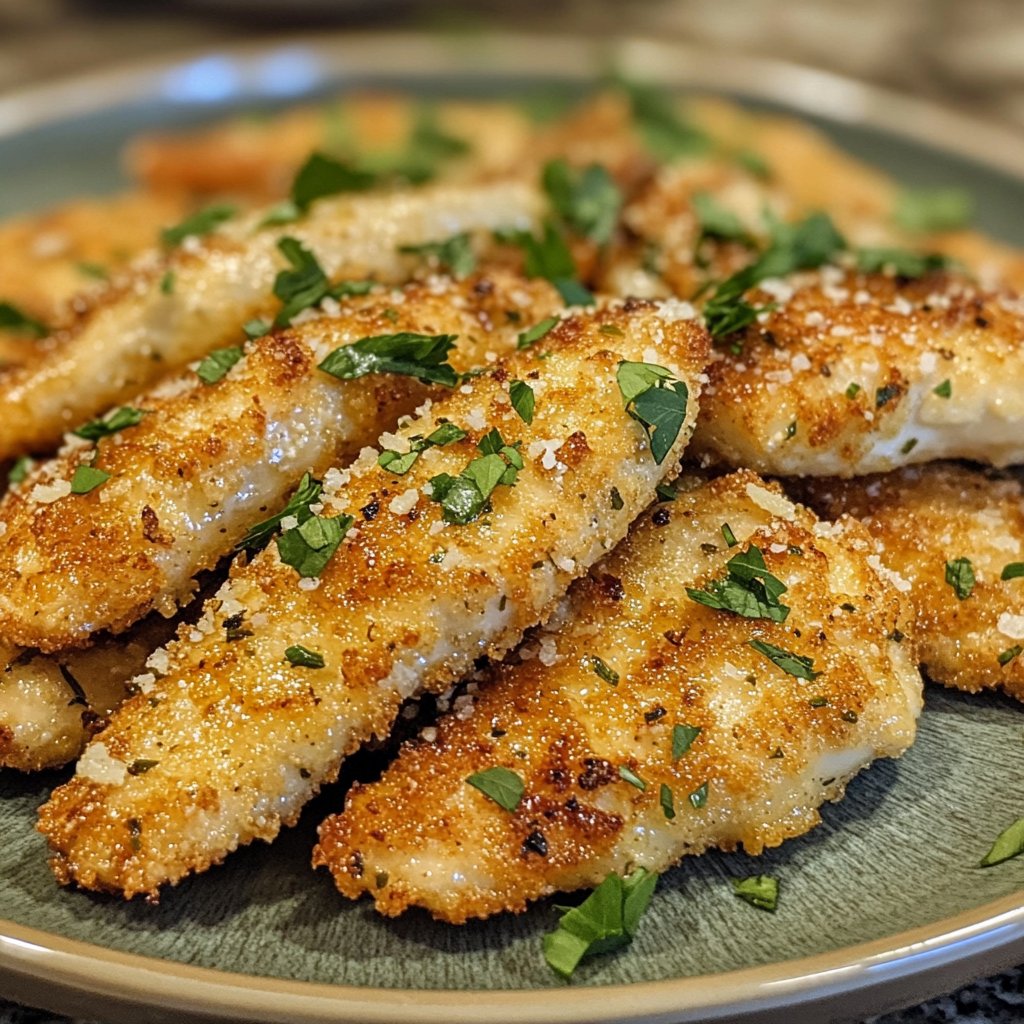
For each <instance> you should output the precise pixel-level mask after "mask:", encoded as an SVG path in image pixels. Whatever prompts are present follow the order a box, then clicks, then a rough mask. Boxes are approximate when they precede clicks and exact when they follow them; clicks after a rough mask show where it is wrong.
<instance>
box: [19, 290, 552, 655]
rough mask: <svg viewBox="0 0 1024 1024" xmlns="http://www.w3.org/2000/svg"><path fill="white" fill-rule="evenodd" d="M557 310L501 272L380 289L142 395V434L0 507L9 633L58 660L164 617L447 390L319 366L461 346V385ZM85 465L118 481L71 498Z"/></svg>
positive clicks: (80, 449)
mask: <svg viewBox="0 0 1024 1024" xmlns="http://www.w3.org/2000/svg"><path fill="white" fill-rule="evenodd" d="M560 306H561V300H560V298H559V296H558V293H557V292H556V291H555V289H554V288H553V287H551V285H549V284H548V283H547V282H545V281H541V280H538V281H525V280H524V279H523V278H521V277H519V276H518V275H515V274H512V273H509V272H506V271H501V270H498V271H495V272H493V273H478V274H475V275H474V276H472V277H471V278H469V279H466V280H462V281H453V280H451V279H447V278H432V279H431V280H429V281H427V282H425V283H419V284H411V285H409V286H408V287H406V288H405V289H404V290H403V291H401V292H397V293H391V292H387V291H383V290H382V289H378V290H377V293H376V294H374V295H370V296H367V297H365V298H359V299H350V300H347V301H346V302H345V303H344V304H343V305H341V306H340V307H339V308H338V309H337V312H336V315H334V316H332V317H326V316H325V317H321V318H320V319H316V320H308V321H305V322H303V323H302V324H301V325H300V326H296V327H292V328H286V329H284V330H282V331H279V332H277V333H275V334H269V335H265V336H264V337H262V338H259V339H257V340H255V341H252V342H250V343H249V346H248V351H247V353H246V354H245V355H242V352H241V350H236V352H235V354H234V357H237V359H238V361H237V362H236V363H235V364H234V365H233V366H232V367H231V369H230V370H229V371H228V372H227V374H226V375H225V376H224V377H222V379H220V380H214V381H213V382H212V383H210V382H208V379H207V380H204V379H202V378H201V377H200V376H199V375H198V374H197V372H195V371H194V370H186V371H184V372H183V373H182V374H181V375H180V376H173V377H171V378H170V379H168V380H165V381H164V382H162V383H161V384H159V385H158V386H157V387H156V389H155V390H153V391H150V392H149V393H144V394H141V395H138V396H136V397H135V398H133V399H132V402H133V406H132V408H137V409H138V410H142V413H141V415H140V416H138V417H134V418H137V419H138V422H137V423H136V424H134V425H130V426H128V427H126V428H125V429H123V430H121V431H119V432H117V433H116V434H114V435H113V436H111V437H105V438H102V439H101V440H99V441H97V442H95V443H91V442H88V441H82V440H81V439H79V438H77V437H76V438H73V439H72V441H73V442H74V443H72V444H70V445H68V446H67V449H66V450H65V451H64V452H63V453H62V454H61V455H60V456H58V457H57V458H56V459H54V460H52V461H50V462H48V463H43V464H41V465H39V466H38V467H36V469H35V470H34V471H33V472H32V473H30V474H29V475H28V476H27V477H26V479H25V480H24V481H23V482H22V483H21V484H19V485H17V486H16V487H14V488H12V490H11V491H10V492H9V493H8V494H7V495H6V496H5V497H3V498H2V499H0V636H4V637H6V638H7V639H8V640H10V641H12V642H14V643H18V644H23V645H26V646H31V647H38V648H40V649H41V650H44V651H54V650H59V649H62V648H65V647H68V646H73V645H75V644H80V643H83V642H85V641H87V640H88V639H89V637H90V636H91V635H92V634H93V633H95V632H97V631H100V630H104V629H108V630H113V631H119V630H122V629H125V628H126V627H127V626H129V625H130V624H131V623H133V622H135V621H137V620H138V619H140V618H141V617H142V616H143V615H145V614H147V613H148V612H149V611H151V610H154V609H155V610H157V611H160V612H162V613H163V614H164V615H171V614H173V613H174V611H175V609H176V608H177V606H178V605H179V604H181V603H182V602H183V601H185V600H187V599H188V598H189V597H190V596H191V594H192V592H193V590H194V587H195V582H194V581H195V578H196V576H197V575H198V573H200V572H201V571H203V570H206V569H212V568H213V567H214V566H215V565H216V564H217V563H218V561H219V560H220V559H221V558H223V557H224V556H225V555H228V554H230V553H231V551H232V549H233V548H234V547H235V545H236V544H238V543H239V542H240V541H241V540H242V538H243V537H244V536H245V533H246V530H247V529H248V528H249V527H250V526H252V525H253V524H254V523H255V522H257V521H259V520H260V519H264V518H266V516H267V515H268V514H272V513H274V512H276V511H277V510H278V509H280V508H281V507H282V506H283V505H284V503H285V501H286V499H287V496H288V494H290V493H291V491H292V490H293V489H294V488H295V485H296V483H297V482H298V480H299V478H300V477H301V476H302V474H303V473H304V472H310V473H312V474H313V475H314V476H317V477H320V476H322V475H323V473H324V472H325V471H326V470H327V469H328V468H330V467H331V466H333V465H343V464H345V463H347V462H349V461H350V460H351V459H353V458H355V456H356V455H358V454H359V451H360V449H362V448H363V447H365V446H366V445H368V444H373V443H374V442H375V441H376V439H377V437H378V436H379V435H380V434H381V432H382V431H384V430H387V429H388V428H390V427H391V426H393V425H394V423H395V421H396V420H397V419H398V417H399V416H402V415H405V414H407V413H411V412H412V411H413V410H414V409H415V408H416V406H417V405H418V404H420V402H422V401H423V400H424V398H425V397H427V395H428V394H435V395H437V394H439V393H440V392H441V391H443V390H444V388H443V387H442V386H440V385H438V386H437V387H436V388H435V389H434V390H433V391H431V389H430V388H429V387H427V386H426V385H424V384H421V383H420V382H419V381H417V380H416V378H415V377H411V376H399V375H396V374H371V375H369V376H360V377H358V378H357V379H352V380H338V379H336V378H335V377H333V376H330V375H329V374H327V373H326V372H324V371H323V370H321V369H319V368H318V364H319V363H320V362H321V361H322V360H323V359H324V358H325V357H326V356H327V355H328V354H329V353H330V352H332V351H333V350H335V349H337V348H340V347H342V346H345V345H351V344H353V343H356V342H358V341H359V340H360V339H364V338H371V337H381V336H387V335H394V334H396V333H399V332H412V333H414V334H420V335H426V336H437V335H452V336H455V337H456V340H455V342H454V348H453V349H452V350H451V352H450V353H449V355H448V359H449V363H450V365H451V366H452V367H453V368H454V369H455V370H456V371H458V372H465V371H467V370H470V369H473V368H475V367H478V366H481V365H483V364H485V361H486V356H487V354H488V353H490V354H491V356H492V358H493V356H495V355H504V354H506V353H507V352H509V351H511V350H513V349H514V348H515V345H516V339H517V337H518V335H519V333H521V332H522V331H523V329H524V327H528V326H530V325H532V324H534V323H537V322H538V321H541V320H543V319H544V318H546V317H548V316H550V315H551V313H552V312H553V311H555V310H557V309H558V308H559V307H560ZM200 369H204V368H203V367H202V366H201V367H200ZM115 415H116V413H115ZM109 419H110V417H109V416H108V420H109ZM84 465H87V466H91V467H93V468H96V469H100V470H102V471H103V472H105V473H109V474H110V479H109V480H107V481H106V482H105V483H103V484H102V485H101V486H100V487H97V488H96V489H95V490H92V491H90V492H89V493H87V494H77V493H73V491H72V481H73V480H74V479H75V473H76V471H78V467H80V466H84Z"/></svg>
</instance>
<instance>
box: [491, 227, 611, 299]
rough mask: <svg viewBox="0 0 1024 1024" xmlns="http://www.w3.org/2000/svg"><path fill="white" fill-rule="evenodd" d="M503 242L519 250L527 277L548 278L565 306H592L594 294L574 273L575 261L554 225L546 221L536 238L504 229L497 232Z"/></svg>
mask: <svg viewBox="0 0 1024 1024" xmlns="http://www.w3.org/2000/svg"><path fill="white" fill-rule="evenodd" d="M498 237H499V238H500V240H501V241H503V242H508V243H511V244H512V245H517V246H519V248H520V249H522V250H523V270H524V272H525V274H526V276H527V277H529V278H534V277H543V278H544V279H545V280H547V281H550V282H551V283H552V284H553V285H554V286H555V288H556V289H557V290H558V293H559V294H560V295H561V296H562V301H563V302H564V303H565V304H566V305H567V306H592V305H594V301H595V300H594V296H593V295H591V294H590V292H589V291H588V290H587V289H586V288H585V287H584V286H583V285H582V284H581V283H580V281H579V280H578V279H577V277H576V261H575V260H574V259H573V256H572V252H571V251H570V250H569V246H568V245H567V244H566V241H565V239H564V238H563V237H562V233H561V232H560V231H559V230H558V226H557V225H556V224H554V223H553V222H552V221H546V222H545V224H544V230H543V233H542V234H541V236H540V237H539V238H538V237H536V236H534V235H532V234H531V233H530V232H529V231H504V232H500V233H499V234H498Z"/></svg>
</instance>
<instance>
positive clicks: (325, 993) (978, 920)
mask: <svg viewBox="0 0 1024 1024" xmlns="http://www.w3.org/2000/svg"><path fill="white" fill-rule="evenodd" d="M211 53H213V54H216V56H217V58H219V59H220V60H221V61H222V64H221V65H220V66H221V69H222V70H223V71H224V72H225V76H224V83H225V88H224V90H223V92H222V94H221V95H219V96H217V97H216V99H217V100H220V101H228V102H231V101H242V100H250V101H259V102H266V101H269V100H278V99H280V100H288V99H301V97H302V95H303V94H304V93H305V92H307V91H309V90H312V89H315V88H317V87H318V86H320V85H323V84H324V83H325V82H326V81H328V80H330V79H340V80H341V81H344V80H345V79H346V78H359V77H373V76H380V75H387V74H388V73H391V72H393V73H395V74H400V75H401V77H403V78H408V79H417V78H422V79H423V80H428V79H431V78H436V77H437V76H438V75H443V76H444V78H445V80H446V81H450V82H452V83H453V84H456V83H458V81H459V80H460V79H463V80H465V81H466V82H471V81H473V80H474V79H475V80H477V81H479V80H480V79H481V78H493V77H495V76H502V77H504V76H509V77H518V78H522V79H524V80H528V79H530V78H531V77H547V78H551V77H560V78H564V79H567V80H570V81H572V80H576V81H581V80H586V79H589V78H592V77H593V76H594V75H595V74H596V73H599V72H600V71H601V70H603V69H605V68H607V67H610V66H615V67H617V68H620V69H621V70H622V71H624V72H625V73H627V74H628V73H634V74H637V75H639V76H643V77H647V78H650V79H653V80H657V81H660V82H663V83H664V84H666V85H670V86H679V87H689V88H695V89H699V90H707V91H709V92H723V91H724V92H730V93H738V94H743V95H747V96H751V97H753V96H756V97H758V98H761V99H764V100H768V101H770V102H773V103H779V104H782V105H785V106H787V107H791V108H793V109H795V110H796V111H798V112H802V113H805V114H811V115H818V116H822V117H826V118H830V119H833V120H837V121H841V122H846V123H851V124H863V125H865V126H868V127H871V128H876V129H882V130H884V131H888V132H892V133H893V134H895V135H900V136H902V137H904V138H910V139H912V140H914V141H917V142H923V143H925V144H927V145H930V146H934V147H935V148H937V149H940V150H945V151H946V152H949V153H954V154H956V155H959V156H962V157H967V158H969V159H970V160H972V161H973V162H975V163H978V164H981V165H983V166H988V167H990V168H995V169H997V170H1001V171H1004V172H1006V173H1009V174H1011V175H1013V176H1015V177H1019V178H1022V179H1024V138H1021V137H1020V136H1018V135H1017V134H1015V133H1014V132H1012V131H1010V130H1008V129H1005V128H1001V127H999V126H997V125H991V124H987V123H984V122H979V121H978V120H976V119H975V118H973V117H968V116H966V115H964V114H960V113H956V112H954V111H949V110H946V109H943V108H941V107H938V106H935V105H933V104H931V103H928V102H926V101H922V100H918V99H914V98H911V97H907V96H902V95H900V94H897V93H892V92H888V91H886V90H883V89H879V88H876V87H873V86H868V85H864V84H862V83H859V82H855V81H852V80H850V79H846V78H843V77H841V76H838V75H834V74H832V73H830V72H825V71H818V70H813V69H810V68H803V67H797V66H795V65H791V64H784V63H781V62H777V61H771V60H761V59H755V58H746V57H739V56H737V55H736V54H722V53H715V52H714V51H707V50H698V49H695V48H692V47H691V46H688V45H685V44H683V43H678V42H671V41H670V42H659V41H654V40H647V39H625V40H617V41H614V42H613V41H609V40H603V39H587V38H582V39H581V38H577V37H558V36H550V35H548V36H530V35H521V34H510V33H504V34H501V35H483V36H477V35H470V34H465V35H457V36H425V35H418V34H411V33H347V34H346V35H344V36H335V37H327V38H324V37H312V36H295V37H286V38H283V39H279V40H275V41H268V42H263V43H259V44H243V45H240V46H230V47H218V48H216V49H215V50H209V49H208V50H204V51H202V52H192V53H189V54H182V55H178V56H174V57H171V58H161V59H160V60H158V61H145V62H138V63H134V64H125V65H121V66H119V67H117V68H114V69H110V70H104V71H99V72H94V73H90V74H85V75H77V76H73V77H68V78H67V79H64V80H61V81H57V82H53V83H50V84H46V85H42V86H37V87H34V88H31V89H25V90H21V91H18V92H12V93H7V94H6V95H3V96H0V137H3V136H7V135H15V134H17V133H19V132H22V131H25V130H27V129H30V128H35V127H39V126H42V125H46V124H48V123H53V122H56V121H59V120H64V119H66V118H68V117H75V116H86V115H88V114H93V113H100V112H103V111H104V110H106V109H108V108H110V107H114V106H121V105H123V104H124V98H125V97H128V96H130V97H134V98H135V99H136V100H151V101H158V102H164V103H174V102H185V103H188V104H189V105H190V106H192V107H195V108H197V109H201V104H200V103H198V102H197V101H196V99H195V97H194V96H190V94H189V91H188V79H187V77H185V78H183V75H182V72H183V71H184V70H186V69H188V68H190V67H193V68H194V67H196V66H197V63H198V62H199V61H202V60H208V59H210V55H211ZM273 60H276V61H277V62H278V63H277V64H276V65H273ZM282 62H283V63H282ZM273 66H276V67H278V68H281V67H282V66H283V67H285V68H288V67H291V68H292V70H293V71H294V70H295V69H298V68H302V69H304V71H305V73H306V76H307V77H306V78H305V79H304V80H302V81H300V83H299V85H300V87H299V88H296V89H294V90H291V91H289V90H288V89H284V88H283V85H284V81H286V79H285V80H282V78H281V77H280V75H279V76H278V77H275V76H274V75H273V74H271V73H269V71H270V70H272V67H273ZM979 153H981V154H984V157H983V158H982V159H979V157H978V154H979ZM1022 184H1024V182H1022ZM1022 959H1024V892H1022V893H1020V894H1019V895H1015V896H1010V897H1006V898H1004V899H1001V900H997V901H995V902H992V903H988V904H985V905H983V906H981V907H977V908H975V909H974V910H972V911H969V912H967V913H965V914H961V915H959V916H957V917H953V918H948V919H946V920H943V921H938V922H935V923H933V924H930V925H927V926H924V927H921V928H917V929H914V930H912V931H909V932H904V933H902V934H899V935H894V936H889V937H887V938H884V939H880V940H877V941H874V942H869V943H862V944H858V945H855V946H849V947H846V948H844V949H840V950H835V951H833V952H829V953H823V954H820V955H818V956H812V957H805V958H801V959H798V960H788V961H781V962H778V963H773V964H766V965H762V966H759V967H753V968H747V969H743V970H739V971H731V972H728V973H723V974H714V975H704V976H700V977H690V978H678V979H672V980H667V981H660V982H644V983H636V984H632V985H611V986H567V987H565V988H561V989H559V988H554V989H536V990H514V991H509V990H500V991H483V990H477V991H464V990H460V991H443V990H403V989H375V988H363V987H355V986H343V985H321V984H312V983H307V982H294V981H284V980H278V979H274V978H266V977H257V976H251V975H240V974H231V973H227V972H223V971H216V970H210V969H207V968H200V967H190V966H188V965H186V964H181V963H178V962H175V961H168V960H158V959H151V958H146V957H141V956H136V955H134V954H126V953H120V952H117V951H114V950H110V949H106V948H103V947H100V946H94V945H90V944H88V943H83V942H77V941H72V940H69V939H66V938H63V937H62V936H60V935H55V934H52V933H48V932H42V931H39V930H36V929H32V928H25V927H23V926H21V925H17V924H15V923H13V922H9V921H5V920H0V986H2V989H3V993H4V994H5V995H6V996H8V997H10V998H14V999H19V1000H22V1001H25V1002H29V1003H33V1004H35V1005H46V1006H47V1007H49V1008H50V1009H53V1010H55V1011H61V1012H66V1013H77V1014H80V1015H97V1014H103V1015H105V1016H107V1017H108V1019H110V1020H112V1021H114V1020H116V1021H118V1022H120V1021H124V1022H125V1024H129V1022H131V1024H148V1022H153V1024H157V1022H171V1021H173V1022H175V1024H178V1022H185V1021H197V1022H198V1021H211V1022H212V1021H247V1022H253V1024H257V1022H258V1024H265V1022H267V1024H269V1022H276V1021H288V1022H294V1024H398V1022H401V1024H478V1022H479V1021H480V1020H481V1019H484V1018H486V1020H487V1021H488V1024H535V1022H538V1021H545V1022H551V1024H571V1022H576V1024H579V1022H583V1021H588V1022H594V1024H603V1022H609V1024H610V1022H613V1021H630V1022H632V1024H683V1022H696V1021H711V1020H741V1019H742V1020H754V1019H760V1020H770V1019H782V1018H784V1019H785V1020H787V1021H789V1022H791V1024H795V1022H797V1021H799V1020H801V1019H803V1020H819V1021H820V1020H822V1019H823V1016H822V1015H823V1014H827V1015H828V1019H830V1020H841V1019H852V1018H854V1017H857V1016H860V1015H863V1014H865V1013H868V1012H878V1011H880V1010H883V1009H887V1008H890V1007H895V1006H899V1005H904V1004H906V1003H908V1002H912V1001H914V1000H916V999H921V998H923V997H925V996H927V995H930V994H932V993H934V992H937V991H941V990H944V989H949V988H952V987H954V986H956V985H957V984H960V983H961V982H964V981H966V980H968V979H970V978H971V977H975V976H977V975H978V974H981V973H985V972H990V971H995V970H999V969H1001V968H1004V967H1008V966H1011V965H1012V964H1014V963H1016V962H1018V961H1020V960H1022Z"/></svg>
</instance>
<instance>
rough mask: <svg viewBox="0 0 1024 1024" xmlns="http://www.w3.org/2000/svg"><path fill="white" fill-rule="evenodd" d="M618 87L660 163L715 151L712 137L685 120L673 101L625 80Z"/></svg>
mask: <svg viewBox="0 0 1024 1024" xmlns="http://www.w3.org/2000/svg"><path fill="white" fill-rule="evenodd" d="M618 85H619V87H620V88H621V89H623V90H624V91H625V92H626V94H627V96H628V97H629V101H630V106H631V108H632V112H633V120H634V122H635V123H636V126H637V128H638V129H639V131H640V134H641V135H642V137H643V139H644V143H645V144H646V146H647V148H648V149H649V150H650V151H651V153H652V154H653V155H654V156H655V157H656V158H657V159H659V160H665V161H670V160H675V159H677V158H679V157H696V156H706V155H707V154H708V153H710V152H711V151H712V150H713V149H714V142H713V140H712V138H711V136H710V135H709V134H708V133H707V132H706V131H704V129H703V128H700V127H698V126H697V125H695V124H692V123H691V122H689V121H686V120H685V119H684V118H683V116H682V114H681V113H680V111H679V109H678V104H677V103H676V101H675V98H674V97H672V96H671V95H669V94H668V93H665V92H663V91H662V90H660V89H658V88H657V87H655V86H652V85H647V84H640V83H636V82H628V81H625V80H622V79H620V80H619V81H618Z"/></svg>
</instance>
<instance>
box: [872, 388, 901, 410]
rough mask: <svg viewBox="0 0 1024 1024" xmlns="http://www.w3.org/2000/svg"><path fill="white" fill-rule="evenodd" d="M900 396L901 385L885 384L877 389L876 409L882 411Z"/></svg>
mask: <svg viewBox="0 0 1024 1024" xmlns="http://www.w3.org/2000/svg"><path fill="white" fill-rule="evenodd" d="M899 395H900V386H899V384H883V385H882V386H881V387H880V388H876V389H875V408H876V409H881V408H882V407H883V406H886V405H888V404H889V403H890V402H891V401H892V400H893V399H894V398H898V397H899Z"/></svg>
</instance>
